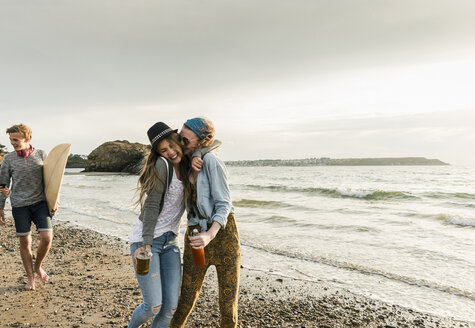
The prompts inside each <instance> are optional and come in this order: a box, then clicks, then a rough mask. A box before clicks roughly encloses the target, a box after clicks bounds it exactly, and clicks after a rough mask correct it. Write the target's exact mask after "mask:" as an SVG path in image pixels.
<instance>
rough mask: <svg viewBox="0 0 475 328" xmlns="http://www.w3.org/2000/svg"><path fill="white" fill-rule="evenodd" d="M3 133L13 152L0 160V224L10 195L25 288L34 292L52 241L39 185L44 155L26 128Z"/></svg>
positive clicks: (44, 276)
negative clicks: (34, 238) (34, 244)
mask: <svg viewBox="0 0 475 328" xmlns="http://www.w3.org/2000/svg"><path fill="white" fill-rule="evenodd" d="M6 133H7V134H9V136H10V143H11V145H12V146H13V149H14V150H13V151H12V152H10V153H8V154H6V155H5V156H4V157H3V161H2V164H1V167H0V225H2V226H3V225H5V212H4V207H5V201H6V198H7V196H10V201H11V205H12V215H13V219H14V220H15V228H16V233H17V236H18V237H19V239H20V255H21V260H22V262H23V266H24V267H25V271H26V274H27V277H28V282H27V283H26V285H25V289H26V290H34V289H35V273H36V274H37V275H38V278H39V279H40V280H41V281H42V282H43V283H46V282H47V281H48V279H49V277H48V275H47V274H46V272H45V271H44V270H43V268H42V267H41V265H42V263H43V261H44V259H45V258H46V255H48V252H49V250H50V248H51V242H52V240H53V228H52V225H51V218H50V217H52V216H53V215H54V213H55V211H52V212H51V213H49V211H48V206H47V204H46V196H45V193H44V186H43V162H44V160H45V158H46V153H45V152H44V151H42V150H39V149H35V148H33V146H32V145H30V140H31V137H32V133H31V129H30V128H29V127H28V126H26V125H24V124H18V125H13V126H12V127H10V128H8V129H7V131H6ZM10 180H11V182H12V186H11V189H10V188H9V187H10ZM31 222H33V223H34V224H35V226H36V230H37V231H38V233H39V236H40V242H39V244H38V249H37V251H36V261H35V263H34V264H33V259H32V253H31Z"/></svg>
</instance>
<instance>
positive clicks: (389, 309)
mask: <svg viewBox="0 0 475 328" xmlns="http://www.w3.org/2000/svg"><path fill="white" fill-rule="evenodd" d="M53 226H54V235H55V236H54V239H53V245H52V248H51V251H50V254H49V255H48V257H47V258H46V261H45V263H44V269H45V270H46V272H47V273H48V274H49V275H50V282H48V283H47V284H45V285H43V284H41V283H40V282H39V280H37V283H36V284H37V288H36V291H33V292H27V291H24V290H23V286H24V283H25V282H26V275H25V272H24V269H23V266H22V264H21V259H20V254H19V243H18V239H17V237H16V236H15V229H14V226H13V220H12V218H7V225H6V226H5V227H0V258H1V261H2V273H1V281H2V284H1V287H0V295H1V301H0V322H2V324H3V325H4V326H5V327H28V326H29V327H125V326H126V325H127V323H128V320H129V318H130V316H131V315H132V311H133V310H134V309H135V307H136V306H137V305H139V304H140V303H141V301H142V296H141V294H140V289H139V288H138V284H137V281H136V279H135V275H134V271H133V267H132V264H131V258H130V254H129V250H128V245H127V244H126V243H124V241H123V240H122V239H120V238H117V237H110V236H107V235H104V234H101V233H98V232H95V231H92V230H89V229H85V228H81V227H77V226H75V225H73V224H70V223H67V222H59V221H53ZM32 230H33V231H34V228H32ZM37 243H38V238H37V236H36V234H35V233H33V245H32V246H33V247H32V248H33V249H34V248H35V247H36V245H37ZM216 287H217V283H216V273H215V270H214V268H213V267H211V268H210V270H208V273H207V276H206V278H205V283H204V285H203V289H202V291H201V294H200V297H199V300H198V302H197V305H196V307H195V309H194V310H193V312H192V314H191V315H190V318H189V320H188V322H187V325H186V327H190V328H191V327H218V326H219V311H218V304H217V300H218V298H217V288H216ZM145 327H147V325H145ZM239 327H243V328H244V327H246V328H247V327H249V328H250V327H306V328H309V327H322V328H330V327H375V328H376V327H386V328H390V327H475V323H474V322H470V323H469V322H464V321H460V320H455V319H453V318H444V317H438V316H435V315H431V314H427V313H421V312H418V311H415V310H412V309H407V308H404V307H401V306H396V305H390V304H387V303H384V302H381V301H378V300H374V299H371V298H367V297H364V296H360V295H355V294H352V293H349V292H347V291H345V290H342V289H337V288H335V287H330V286H326V285H324V284H322V283H317V282H308V281H300V280H296V279H290V278H285V277H279V276H275V275H272V274H271V273H268V272H264V271H259V270H252V269H249V268H246V267H243V268H242V269H241V288H240V296H239Z"/></svg>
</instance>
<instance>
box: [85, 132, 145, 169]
mask: <svg viewBox="0 0 475 328" xmlns="http://www.w3.org/2000/svg"><path fill="white" fill-rule="evenodd" d="M149 153H150V147H149V146H145V145H143V144H140V143H130V142H128V141H127V140H123V141H120V140H116V141H109V142H106V143H103V144H102V145H100V146H99V147H97V148H96V149H94V150H93V151H92V152H91V153H90V154H89V156H88V157H87V163H86V168H85V170H84V171H86V172H126V173H133V174H138V173H140V170H141V169H142V167H143V166H144V164H145V159H146V157H147V156H148V154H149Z"/></svg>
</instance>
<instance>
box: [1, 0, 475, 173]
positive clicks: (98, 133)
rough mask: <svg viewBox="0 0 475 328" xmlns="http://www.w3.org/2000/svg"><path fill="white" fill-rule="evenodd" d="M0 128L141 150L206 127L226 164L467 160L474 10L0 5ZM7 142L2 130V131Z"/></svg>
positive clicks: (414, 3) (425, 3) (402, 1)
mask: <svg viewBox="0 0 475 328" xmlns="http://www.w3.org/2000/svg"><path fill="white" fill-rule="evenodd" d="M0 8H1V10H0V126H1V127H2V129H6V128H7V127H9V126H11V125H13V124H17V123H20V122H22V123H25V124H27V125H29V126H30V127H31V128H32V129H33V139H32V144H33V145H34V146H36V147H38V148H41V149H44V150H46V151H49V150H50V149H51V148H52V147H54V146H55V145H56V144H59V143H65V142H69V143H71V144H72V149H71V151H72V153H75V154H84V155H87V154H89V153H90V152H91V151H92V150H94V149H95V148H96V147H98V146H99V145H101V144H102V143H104V142H106V141H113V140H128V141H130V142H140V143H144V144H146V143H148V139H147V135H146V131H147V129H148V128H149V127H150V126H152V125H153V124H154V123H155V122H157V121H163V122H166V123H167V124H168V125H170V126H171V127H173V128H177V129H179V128H181V126H182V124H183V122H185V121H186V120H187V119H188V118H192V117H196V116H205V117H207V118H209V119H210V120H211V121H213V123H214V124H215V127H216V136H217V138H218V139H220V140H222V142H223V146H222V149H221V150H220V157H222V158H223V159H224V160H253V159H291V158H313V157H331V158H349V157H409V156H422V157H427V158H438V159H440V160H442V161H445V162H448V163H451V164H454V165H475V151H473V149H474V146H475V128H474V127H475V92H474V91H475V37H474V35H475V19H474V17H475V1H473V0H456V1H454V0H447V1H441V0H392V1H389V0H371V1H369V0H338V1H335V0H327V1H322V0H292V1H289V0H286V1H284V0H252V1H251V0H239V1H230V0H219V1H218V0H165V1H161V0H153V1H152V0H149V1H144V0H134V1H130V0H127V1H125V0H93V1H92V0H81V1H77V0H75V1H71V0H57V1H54V0H48V1H46V0H38V1H23V0H0ZM0 144H3V145H7V146H8V149H9V150H12V149H11V146H10V145H9V141H8V135H6V134H3V133H2V134H0Z"/></svg>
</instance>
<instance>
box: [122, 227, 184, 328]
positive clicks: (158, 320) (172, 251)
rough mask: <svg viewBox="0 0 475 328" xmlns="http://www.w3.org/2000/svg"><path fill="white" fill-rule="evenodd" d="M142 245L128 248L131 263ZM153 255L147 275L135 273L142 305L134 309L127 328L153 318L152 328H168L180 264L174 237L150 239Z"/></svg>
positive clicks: (169, 233)
mask: <svg viewBox="0 0 475 328" xmlns="http://www.w3.org/2000/svg"><path fill="white" fill-rule="evenodd" d="M141 246H142V243H133V244H132V245H130V252H131V255H132V261H133V255H134V253H135V251H136V250H137V248H140V247H141ZM152 253H153V256H152V259H151V261H150V266H149V272H148V273H147V274H146V275H143V276H140V275H138V274H135V276H136V277H137V280H138V282H139V286H140V290H141V291H142V295H143V303H142V304H140V305H139V306H138V307H137V308H136V309H135V311H134V313H133V314H132V318H131V319H130V322H129V325H128V328H138V327H140V325H142V324H143V323H145V322H147V321H148V320H149V319H151V318H153V317H154V316H155V318H154V319H153V322H152V326H151V327H152V328H161V327H168V324H169V323H170V320H171V319H172V317H173V313H174V312H175V309H176V307H177V304H178V295H179V293H180V279H181V262H180V248H179V247H178V242H177V238H176V235H175V234H174V233H173V232H171V231H168V232H166V233H164V234H163V235H161V236H160V237H157V238H155V239H153V244H152ZM134 267H135V265H134ZM158 308H159V311H157V310H158Z"/></svg>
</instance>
